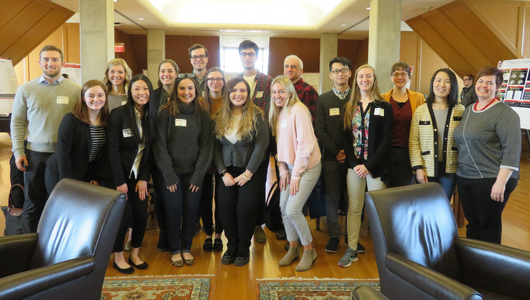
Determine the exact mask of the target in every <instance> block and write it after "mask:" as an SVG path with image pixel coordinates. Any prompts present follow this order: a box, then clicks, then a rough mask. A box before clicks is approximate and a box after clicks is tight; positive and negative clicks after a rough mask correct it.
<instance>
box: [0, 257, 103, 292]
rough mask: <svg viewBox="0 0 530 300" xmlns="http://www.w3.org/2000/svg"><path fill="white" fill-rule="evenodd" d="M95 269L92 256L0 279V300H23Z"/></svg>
mask: <svg viewBox="0 0 530 300" xmlns="http://www.w3.org/2000/svg"><path fill="white" fill-rule="evenodd" d="M94 267H95V261H94V258H93V257H92V256H83V257H80V258H76V259H71V260H67V261H64V262H61V263H57V264H53V265H50V266H45V267H42V268H37V269H34V270H29V271H26V272H22V273H18V274H15V275H11V276H8V277H4V278H2V279H0V300H4V299H6V300H7V299H9V300H15V299H24V298H26V297H29V296H32V295H35V294H38V293H40V292H42V291H45V290H48V289H50V288H53V287H55V286H58V285H60V284H63V283H66V282H68V281H71V280H74V279H77V278H79V277H81V276H84V275H88V274H90V273H91V272H92V271H93V270H94Z"/></svg>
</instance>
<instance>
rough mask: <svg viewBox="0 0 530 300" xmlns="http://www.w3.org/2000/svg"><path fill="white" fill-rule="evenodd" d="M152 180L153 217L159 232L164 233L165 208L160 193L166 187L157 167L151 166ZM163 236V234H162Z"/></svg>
mask: <svg viewBox="0 0 530 300" xmlns="http://www.w3.org/2000/svg"><path fill="white" fill-rule="evenodd" d="M151 176H152V178H153V190H154V194H153V203H154V204H155V216H156V222H157V224H158V228H159V229H160V232H165V231H166V208H165V207H164V200H163V199H162V193H163V192H164V190H167V187H166V186H165V184H164V177H163V176H162V172H160V169H159V168H158V166H156V165H154V166H153V171H152V175H151ZM164 234H165V233H164Z"/></svg>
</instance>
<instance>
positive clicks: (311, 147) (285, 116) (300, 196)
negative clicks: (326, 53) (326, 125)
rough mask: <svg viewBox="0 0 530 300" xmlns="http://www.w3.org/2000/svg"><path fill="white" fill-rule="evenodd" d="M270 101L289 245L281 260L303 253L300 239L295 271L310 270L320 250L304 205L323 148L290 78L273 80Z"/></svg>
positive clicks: (317, 172)
mask: <svg viewBox="0 0 530 300" xmlns="http://www.w3.org/2000/svg"><path fill="white" fill-rule="evenodd" d="M271 102H272V103H271V106H270V111H269V123H270V126H271V129H272V133H273V135H274V136H275V137H276V143H277V147H278V169H279V170H280V180H279V182H280V190H281V194H280V208H281V211H282V219H283V224H284V225H285V232H286V233H287V239H288V240H289V245H290V247H289V251H288V252H287V254H286V255H285V256H284V257H283V258H282V259H281V260H280V262H279V264H280V266H288V265H290V264H291V263H292V262H293V260H296V259H298V258H299V257H300V252H299V248H298V247H299V246H298V239H300V241H301V242H302V245H303V246H304V255H303V256H302V260H301V261H300V262H299V263H298V265H297V266H296V271H299V272H300V271H307V270H309V269H310V268H311V266H312V265H313V262H314V261H315V260H316V259H317V254H316V251H315V249H314V248H313V245H312V243H311V242H312V241H313V238H312V237H311V231H310V230H309V224H308V223H307V220H306V219H305V217H304V214H303V213H302V208H303V206H304V204H305V203H306V201H307V198H309V195H310V194H311V191H312V190H313V188H314V187H315V184H316V183H317V180H318V178H319V176H320V170H321V169H322V164H321V163H320V157H321V155H320V149H319V148H318V143H317V138H316V137H315V133H314V130H313V124H312V122H311V114H310V113H309V110H308V109H307V107H306V106H305V105H304V104H303V103H302V102H300V99H298V96H297V95H296V90H295V88H294V86H293V84H292V83H291V80H290V79H289V78H287V77H285V76H278V77H276V78H275V79H274V80H273V81H272V85H271Z"/></svg>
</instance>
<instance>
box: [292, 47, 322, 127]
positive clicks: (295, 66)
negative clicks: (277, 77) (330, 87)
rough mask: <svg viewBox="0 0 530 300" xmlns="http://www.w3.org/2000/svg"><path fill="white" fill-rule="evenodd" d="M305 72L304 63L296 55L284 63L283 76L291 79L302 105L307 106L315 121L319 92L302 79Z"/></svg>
mask: <svg viewBox="0 0 530 300" xmlns="http://www.w3.org/2000/svg"><path fill="white" fill-rule="evenodd" d="M303 72H304V63H303V62H302V60H301V59H300V57H298V56H296V55H289V56H287V57H286V58H285V60H284V62H283V75H284V76H285V77H287V78H289V79H291V82H292V83H293V85H294V88H295V89H296V94H297V95H298V98H299V99H300V101H302V103H304V104H305V106H307V108H308V109H309V112H311V117H312V119H313V121H315V110H316V105H317V98H318V93H317V91H316V90H315V89H314V88H313V87H312V86H311V85H310V84H309V83H306V82H305V81H304V79H302V77H300V76H301V75H302V73H303Z"/></svg>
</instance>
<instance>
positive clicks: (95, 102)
mask: <svg viewBox="0 0 530 300" xmlns="http://www.w3.org/2000/svg"><path fill="white" fill-rule="evenodd" d="M108 116H109V105H108V101H107V89H106V87H105V84H104V83H103V82H101V81H99V80H90V81H87V82H86V83H85V84H84V85H83V87H82V89H81V97H80V98H79V100H78V101H77V102H76V104H75V106H74V108H73V109H72V112H71V113H68V114H66V115H65V116H64V118H63V120H62V121H61V125H60V126H59V132H58V135H57V149H56V150H55V153H54V154H52V156H50V158H49V159H48V160H47V161H46V189H47V190H48V193H49V194H50V193H51V192H52V190H53V188H54V187H55V185H56V184H57V182H59V180H61V179H63V178H72V179H77V180H82V181H85V182H91V183H94V184H98V181H99V179H98V177H97V174H96V159H98V157H99V156H100V154H101V152H102V151H103V148H104V146H105V126H106V125H107V119H108Z"/></svg>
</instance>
